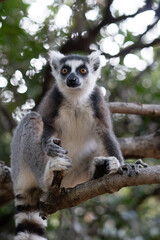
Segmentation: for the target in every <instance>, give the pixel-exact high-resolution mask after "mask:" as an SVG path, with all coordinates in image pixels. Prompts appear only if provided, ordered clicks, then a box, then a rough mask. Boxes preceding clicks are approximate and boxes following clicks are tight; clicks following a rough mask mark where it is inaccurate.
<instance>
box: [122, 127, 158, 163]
mask: <svg viewBox="0 0 160 240" xmlns="http://www.w3.org/2000/svg"><path fill="white" fill-rule="evenodd" d="M119 143H120V146H121V150H122V153H123V156H124V157H125V158H159V159H160V130H159V131H157V132H156V133H154V134H150V135H148V136H140V137H131V138H120V139H119Z"/></svg>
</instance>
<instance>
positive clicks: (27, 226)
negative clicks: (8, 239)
mask: <svg viewBox="0 0 160 240" xmlns="http://www.w3.org/2000/svg"><path fill="white" fill-rule="evenodd" d="M27 200H28V199H26V198H25V197H24V196H22V195H20V194H19V195H17V196H16V198H15V207H16V214H15V222H16V236H15V238H14V240H47V239H46V238H45V227H46V220H43V219H42V218H41V217H40V216H39V213H38V211H37V210H36V207H35V205H34V204H33V205H31V204H29V203H28V202H30V201H27Z"/></svg>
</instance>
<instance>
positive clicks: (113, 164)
mask: <svg viewBox="0 0 160 240" xmlns="http://www.w3.org/2000/svg"><path fill="white" fill-rule="evenodd" d="M105 162H106V164H107V170H109V173H108V174H112V173H116V172H117V171H118V169H119V168H120V162H119V161H118V159H117V158H116V157H103V156H99V157H95V158H94V164H95V166H100V165H103V164H104V163H105Z"/></svg>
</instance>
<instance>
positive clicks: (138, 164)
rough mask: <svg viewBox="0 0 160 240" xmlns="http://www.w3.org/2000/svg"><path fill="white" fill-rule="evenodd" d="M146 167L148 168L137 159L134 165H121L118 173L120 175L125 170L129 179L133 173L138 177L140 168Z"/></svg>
mask: <svg viewBox="0 0 160 240" xmlns="http://www.w3.org/2000/svg"><path fill="white" fill-rule="evenodd" d="M146 167H148V165H147V164H146V163H144V162H143V161H142V159H138V160H137V161H136V162H135V163H126V164H124V165H122V166H121V167H120V168H119V170H118V173H119V174H121V175H122V174H123V172H124V171H125V170H127V175H128V176H129V177H131V176H132V175H133V173H134V172H135V173H136V174H137V175H138V174H139V172H140V168H146Z"/></svg>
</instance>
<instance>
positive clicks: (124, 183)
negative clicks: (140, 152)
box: [40, 165, 160, 217]
mask: <svg viewBox="0 0 160 240" xmlns="http://www.w3.org/2000/svg"><path fill="white" fill-rule="evenodd" d="M159 183H160V165H157V166H153V167H148V168H143V169H141V170H140V173H139V175H136V174H135V173H134V171H133V175H132V177H129V176H128V175H127V173H124V174H123V175H120V174H112V175H105V176H103V177H102V178H99V179H95V180H91V181H88V182H85V183H82V184H79V185H77V186H75V187H74V188H67V189H64V188H62V189H60V190H59V191H58V193H57V192H56V191H57V190H56V191H54V188H51V189H50V191H49V192H48V193H46V194H44V195H43V196H42V197H41V200H40V214H41V216H42V217H47V215H48V214H52V213H55V212H56V211H58V210H61V209H64V208H71V207H74V206H77V205H78V204H80V203H82V202H84V201H86V200H88V199H90V198H93V197H96V196H99V195H102V194H105V193H114V192H117V191H119V190H120V189H122V188H123V187H128V186H138V185H147V184H159Z"/></svg>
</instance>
